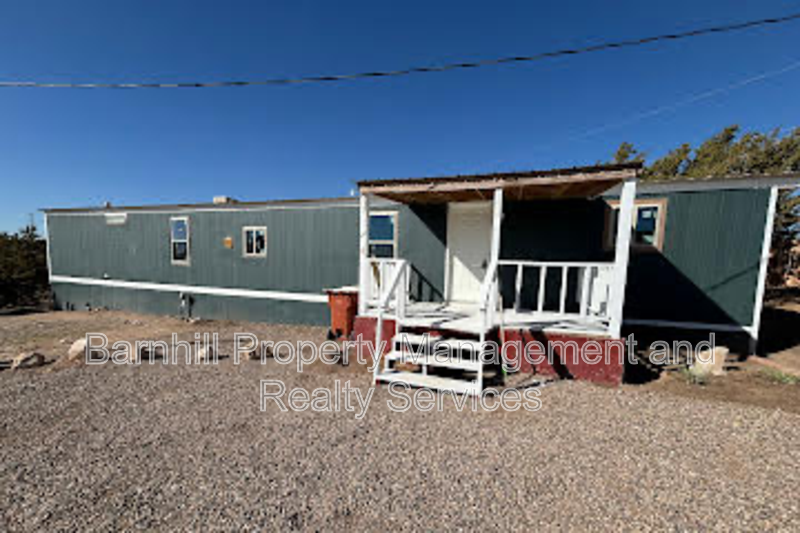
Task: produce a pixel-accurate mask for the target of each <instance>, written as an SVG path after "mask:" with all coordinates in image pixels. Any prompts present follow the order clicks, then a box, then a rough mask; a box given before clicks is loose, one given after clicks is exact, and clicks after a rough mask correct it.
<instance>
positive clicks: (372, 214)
mask: <svg viewBox="0 0 800 533" xmlns="http://www.w3.org/2000/svg"><path fill="white" fill-rule="evenodd" d="M372 217H391V218H392V239H391V240H388V239H368V242H367V255H369V247H370V246H372V245H373V244H375V245H382V244H383V245H385V244H391V245H392V257H391V259H398V257H397V256H398V253H399V250H398V248H397V244H398V238H397V236H398V234H399V229H398V227H397V221H398V219H399V218H400V215H399V213H398V212H397V211H370V212H369V218H370V219H372ZM367 236H369V233H368V234H367ZM383 259H389V258H383Z"/></svg>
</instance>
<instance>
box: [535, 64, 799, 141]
mask: <svg viewBox="0 0 800 533" xmlns="http://www.w3.org/2000/svg"><path fill="white" fill-rule="evenodd" d="M797 69H800V61H794V62H792V63H790V64H789V65H787V66H785V67H783V68H781V69H777V70H770V71H768V72H762V73H761V74H758V75H755V76H750V77H748V78H744V79H741V80H738V81H735V82H733V83H729V84H728V85H725V86H723V87H718V88H716V89H710V90H708V91H704V92H701V93H697V94H694V95H691V96H688V97H686V98H684V99H682V100H679V101H677V102H674V103H672V104H667V105H662V106H658V107H654V108H652V109H649V110H647V111H641V112H639V113H636V114H634V115H631V116H629V117H628V118H625V119H622V120H618V121H616V122H610V123H608V124H604V125H602V126H596V127H594V128H591V129H588V130H586V131H583V132H582V133H578V134H574V135H570V136H568V137H565V138H564V139H561V140H559V141H555V142H552V143H548V144H545V145H541V146H539V147H537V148H535V149H534V150H536V151H539V150H546V149H549V148H552V147H553V146H557V145H560V144H564V143H567V142H571V141H579V140H582V139H585V138H587V137H593V136H595V135H599V134H601V133H605V132H607V131H609V130H615V129H619V128H622V127H624V126H630V125H631V124H635V123H637V122H640V121H642V120H646V119H648V118H653V117H655V116H658V115H661V114H664V113H667V112H670V111H677V110H678V109H680V108H682V107H686V106H688V105H691V104H695V103H697V102H701V101H703V100H708V99H710V98H714V97H715V96H722V95H723V94H727V93H729V92H732V91H735V90H737V89H741V88H742V87H747V86H748V85H752V84H754V83H758V82H762V81H765V80H768V79H770V78H774V77H777V76H780V75H782V74H786V73H787V72H792V71H794V70H797Z"/></svg>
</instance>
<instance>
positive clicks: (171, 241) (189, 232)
mask: <svg viewBox="0 0 800 533" xmlns="http://www.w3.org/2000/svg"><path fill="white" fill-rule="evenodd" d="M179 220H183V221H184V223H185V224H186V239H185V241H184V239H177V240H176V239H174V238H173V234H172V223H173V222H176V221H179ZM191 236H192V230H191V226H190V224H189V217H170V218H169V259H170V262H171V263H172V264H173V265H179V266H189V265H191V264H192V244H191ZM176 242H186V259H175V246H174V245H175V243H176Z"/></svg>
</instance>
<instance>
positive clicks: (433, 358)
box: [384, 351, 483, 372]
mask: <svg viewBox="0 0 800 533" xmlns="http://www.w3.org/2000/svg"><path fill="white" fill-rule="evenodd" d="M384 358H385V359H386V360H387V361H399V362H402V363H411V364H414V365H423V366H436V367H441V368H457V369H459V370H468V371H471V372H479V371H480V370H481V369H482V368H483V363H481V362H480V361H472V360H469V359H462V358H460V357H452V356H445V355H434V354H430V355H424V354H420V355H417V354H413V353H408V352H401V351H392V352H389V353H388V354H386V355H385V356H384Z"/></svg>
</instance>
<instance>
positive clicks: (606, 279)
mask: <svg viewBox="0 0 800 533" xmlns="http://www.w3.org/2000/svg"><path fill="white" fill-rule="evenodd" d="M498 264H499V265H500V266H503V267H515V268H516V270H515V278H514V310H515V311H521V310H523V309H522V291H523V280H524V275H525V270H526V269H530V270H534V271H536V272H538V276H539V284H538V293H537V295H536V300H535V302H534V303H535V305H534V306H533V307H532V308H530V309H529V310H530V311H533V312H534V313H535V314H541V315H557V316H563V317H567V318H579V319H583V320H595V321H604V322H605V321H608V320H610V308H609V302H610V298H611V280H612V273H613V271H614V264H613V263H585V262H552V261H547V262H546V261H515V260H501V261H499V262H498ZM553 271H555V272H559V273H560V282H559V283H558V284H557V285H556V284H551V285H550V286H549V287H548V283H547V281H548V273H549V272H553ZM572 271H577V286H576V293H575V298H574V300H576V301H577V304H578V310H577V312H576V311H575V310H570V309H567V301H568V291H569V279H570V272H572ZM496 277H497V276H495V278H496ZM553 288H557V289H558V291H559V294H558V298H557V300H556V301H557V302H558V304H557V307H556V308H555V309H548V308H546V306H547V302H550V301H552V300H553V298H548V296H550V294H549V293H548V290H552V289H553ZM526 310H527V309H526Z"/></svg>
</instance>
